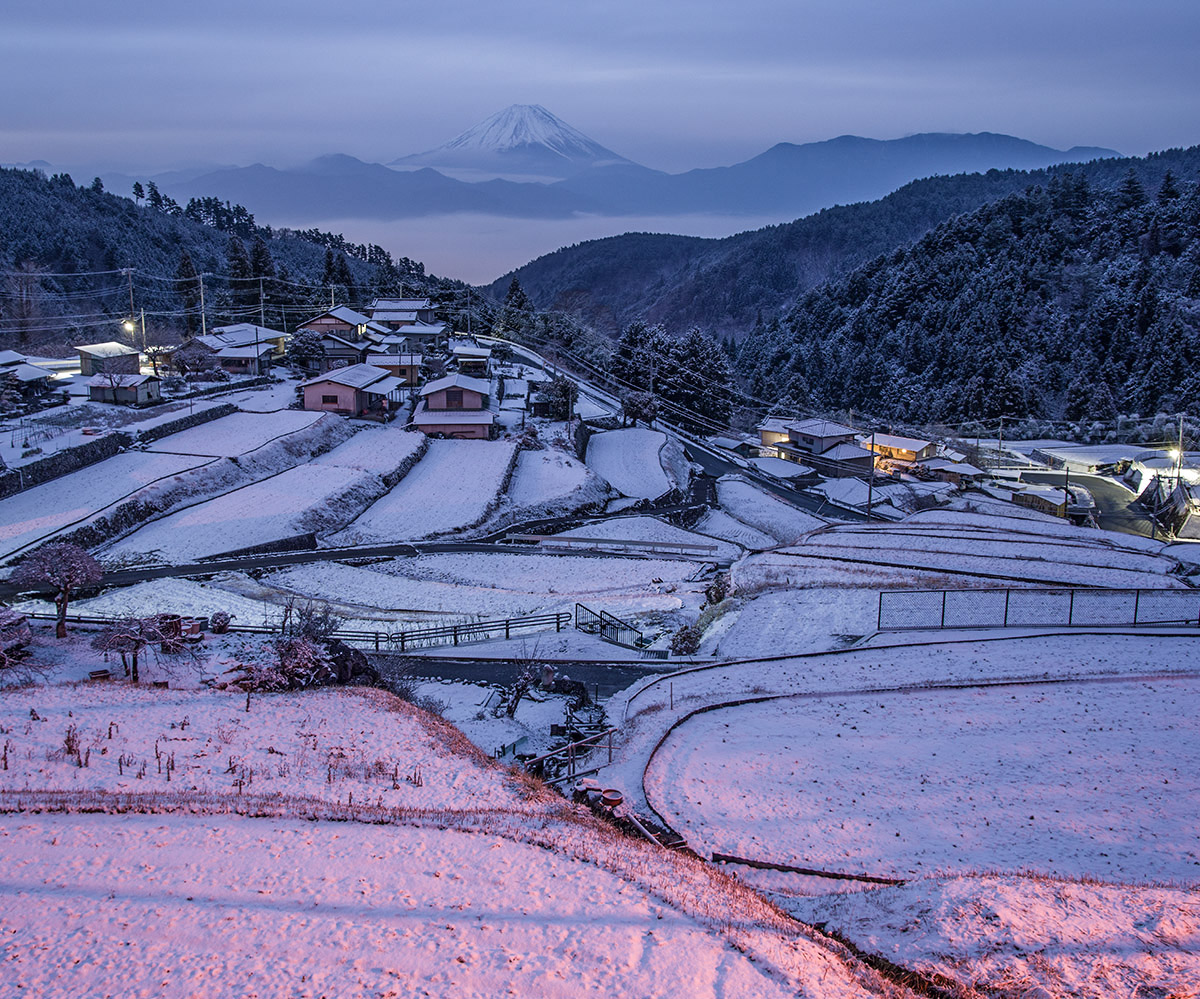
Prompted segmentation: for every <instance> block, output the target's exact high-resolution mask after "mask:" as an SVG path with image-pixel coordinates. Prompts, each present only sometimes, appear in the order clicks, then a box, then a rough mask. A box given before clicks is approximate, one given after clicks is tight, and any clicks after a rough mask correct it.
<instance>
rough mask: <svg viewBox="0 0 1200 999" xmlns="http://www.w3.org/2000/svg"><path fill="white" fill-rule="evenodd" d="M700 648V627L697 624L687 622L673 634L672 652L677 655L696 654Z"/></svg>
mask: <svg viewBox="0 0 1200 999" xmlns="http://www.w3.org/2000/svg"><path fill="white" fill-rule="evenodd" d="M699 650H700V629H699V628H697V627H696V626H695V625H690V624H685V625H684V626H683V627H682V628H680V629H679V630H678V631H677V632H675V634H674V635H672V636H671V654H672V655H676V656H694V655H695V654H696V653H697V652H698V651H699Z"/></svg>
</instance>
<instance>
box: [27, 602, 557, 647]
mask: <svg viewBox="0 0 1200 999" xmlns="http://www.w3.org/2000/svg"><path fill="white" fill-rule="evenodd" d="M25 616H26V617H28V618H33V619H34V620H38V621H54V620H57V615H55V614H40V613H32V614H26V615H25ZM120 620H122V619H121V618H115V617H103V616H100V615H97V614H68V615H67V621H69V622H71V623H72V624H94V625H101V626H103V625H111V624H116V623H117V622H118V621H120ZM570 625H571V615H570V613H569V612H567V611H558V612H557V613H554V614H527V615H525V616H524V617H507V618H501V619H499V620H494V621H470V622H466V623H463V624H444V625H435V626H433V627H429V628H411V629H409V630H407V631H395V632H387V631H354V630H349V629H339V630H337V631H333V632H331V633H330V634H329V637H330V638H336V639H340V640H341V641H343V642H346V643H347V644H350V645H352V644H360V645H361V644H366V645H372V646H374V648H375V651H376V652H393V651H398V652H407V651H409V650H411V649H416V648H423V647H425V646H427V645H447V644H453V645H460V644H465V643H467V642H479V641H483V640H485V639H488V638H498V637H499V636H500V635H503V636H504V637H505V638H511V637H512V636H513V635H515V634H518V633H520V632H522V631H534V630H542V629H549V628H553V629H554V630H555V631H562V630H563V628H568V627H570ZM227 630H228V631H230V632H236V633H239V634H251V635H276V634H279V633H280V629H279V628H278V627H272V626H270V625H258V624H240V625H239V624H230V625H229V627H228V629H227Z"/></svg>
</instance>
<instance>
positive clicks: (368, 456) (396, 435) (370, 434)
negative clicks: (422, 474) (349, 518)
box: [309, 424, 428, 475]
mask: <svg viewBox="0 0 1200 999" xmlns="http://www.w3.org/2000/svg"><path fill="white" fill-rule="evenodd" d="M427 440H428V438H427V437H426V436H425V435H424V434H422V433H420V432H414V433H409V432H408V431H406V430H404V429H402V428H401V427H398V426H396V425H395V424H392V425H391V426H387V427H368V428H367V429H366V430H360V431H359V432H358V433H356V434H355V435H354V436H353V437H351V438H350V439H349V440H348V441H346V443H345V444H340V445H338V446H337V447H335V448H334V449H333V450H331V451H326V452H325V453H324V454H322V455H318V456H317V457H316V458H313V459H312V461H310V462H309V464H310V465H338V466H340V467H342V468H361V469H362V470H363V471H364V472H374V473H375V474H377V475H388V474H390V473H392V472H394V471H395V470H396V469H398V468H399V467H400V466H401V465H402V464H403V463H404V462H405V460H407V459H408V458H409V457H410V456H411V455H413V454H416V453H417V452H418V451H419V450H421V448H422V446H424V444H425V442H426V441H427Z"/></svg>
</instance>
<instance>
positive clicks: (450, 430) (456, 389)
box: [412, 374, 495, 440]
mask: <svg viewBox="0 0 1200 999" xmlns="http://www.w3.org/2000/svg"><path fill="white" fill-rule="evenodd" d="M490 390H491V385H490V383H488V382H487V381H485V380H483V379H482V378H472V377H471V376H470V375H464V374H454V375H447V376H446V377H445V378H439V379H437V380H436V381H432V382H430V383H429V384H428V385H426V386H425V387H424V388H423V389H421V401H420V403H418V404H417V410H416V412H415V413H414V414H413V418H412V424H413V426H415V427H418V428H419V429H420V430H423V431H424V432H425V433H427V434H442V435H444V436H446V437H459V438H466V439H473V440H487V439H488V438H489V437H491V434H492V424H493V423H495V416H494V414H492V413H491V412H490V411H489V410H488V392H489V391H490Z"/></svg>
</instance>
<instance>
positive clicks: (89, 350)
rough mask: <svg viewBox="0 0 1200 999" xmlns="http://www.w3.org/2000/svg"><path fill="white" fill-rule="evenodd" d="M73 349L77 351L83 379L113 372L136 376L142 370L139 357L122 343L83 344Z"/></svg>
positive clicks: (131, 348)
mask: <svg viewBox="0 0 1200 999" xmlns="http://www.w3.org/2000/svg"><path fill="white" fill-rule="evenodd" d="M75 349H76V350H77V351H79V373H80V374H81V375H83V376H84V377H85V378H89V377H91V376H92V375H98V374H101V373H105V374H107V373H109V372H114V371H115V372H120V373H122V374H127V375H136V374H139V373H140V372H141V370H142V358H141V355H140V354H139V353H138V352H137V350H135V349H134V348H133V347H128V346H126V345H125V344H123V343H117V342H115V341H113V340H109V341H107V342H106V343H89V344H85V345H84V346H82V347H76V348H75Z"/></svg>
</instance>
